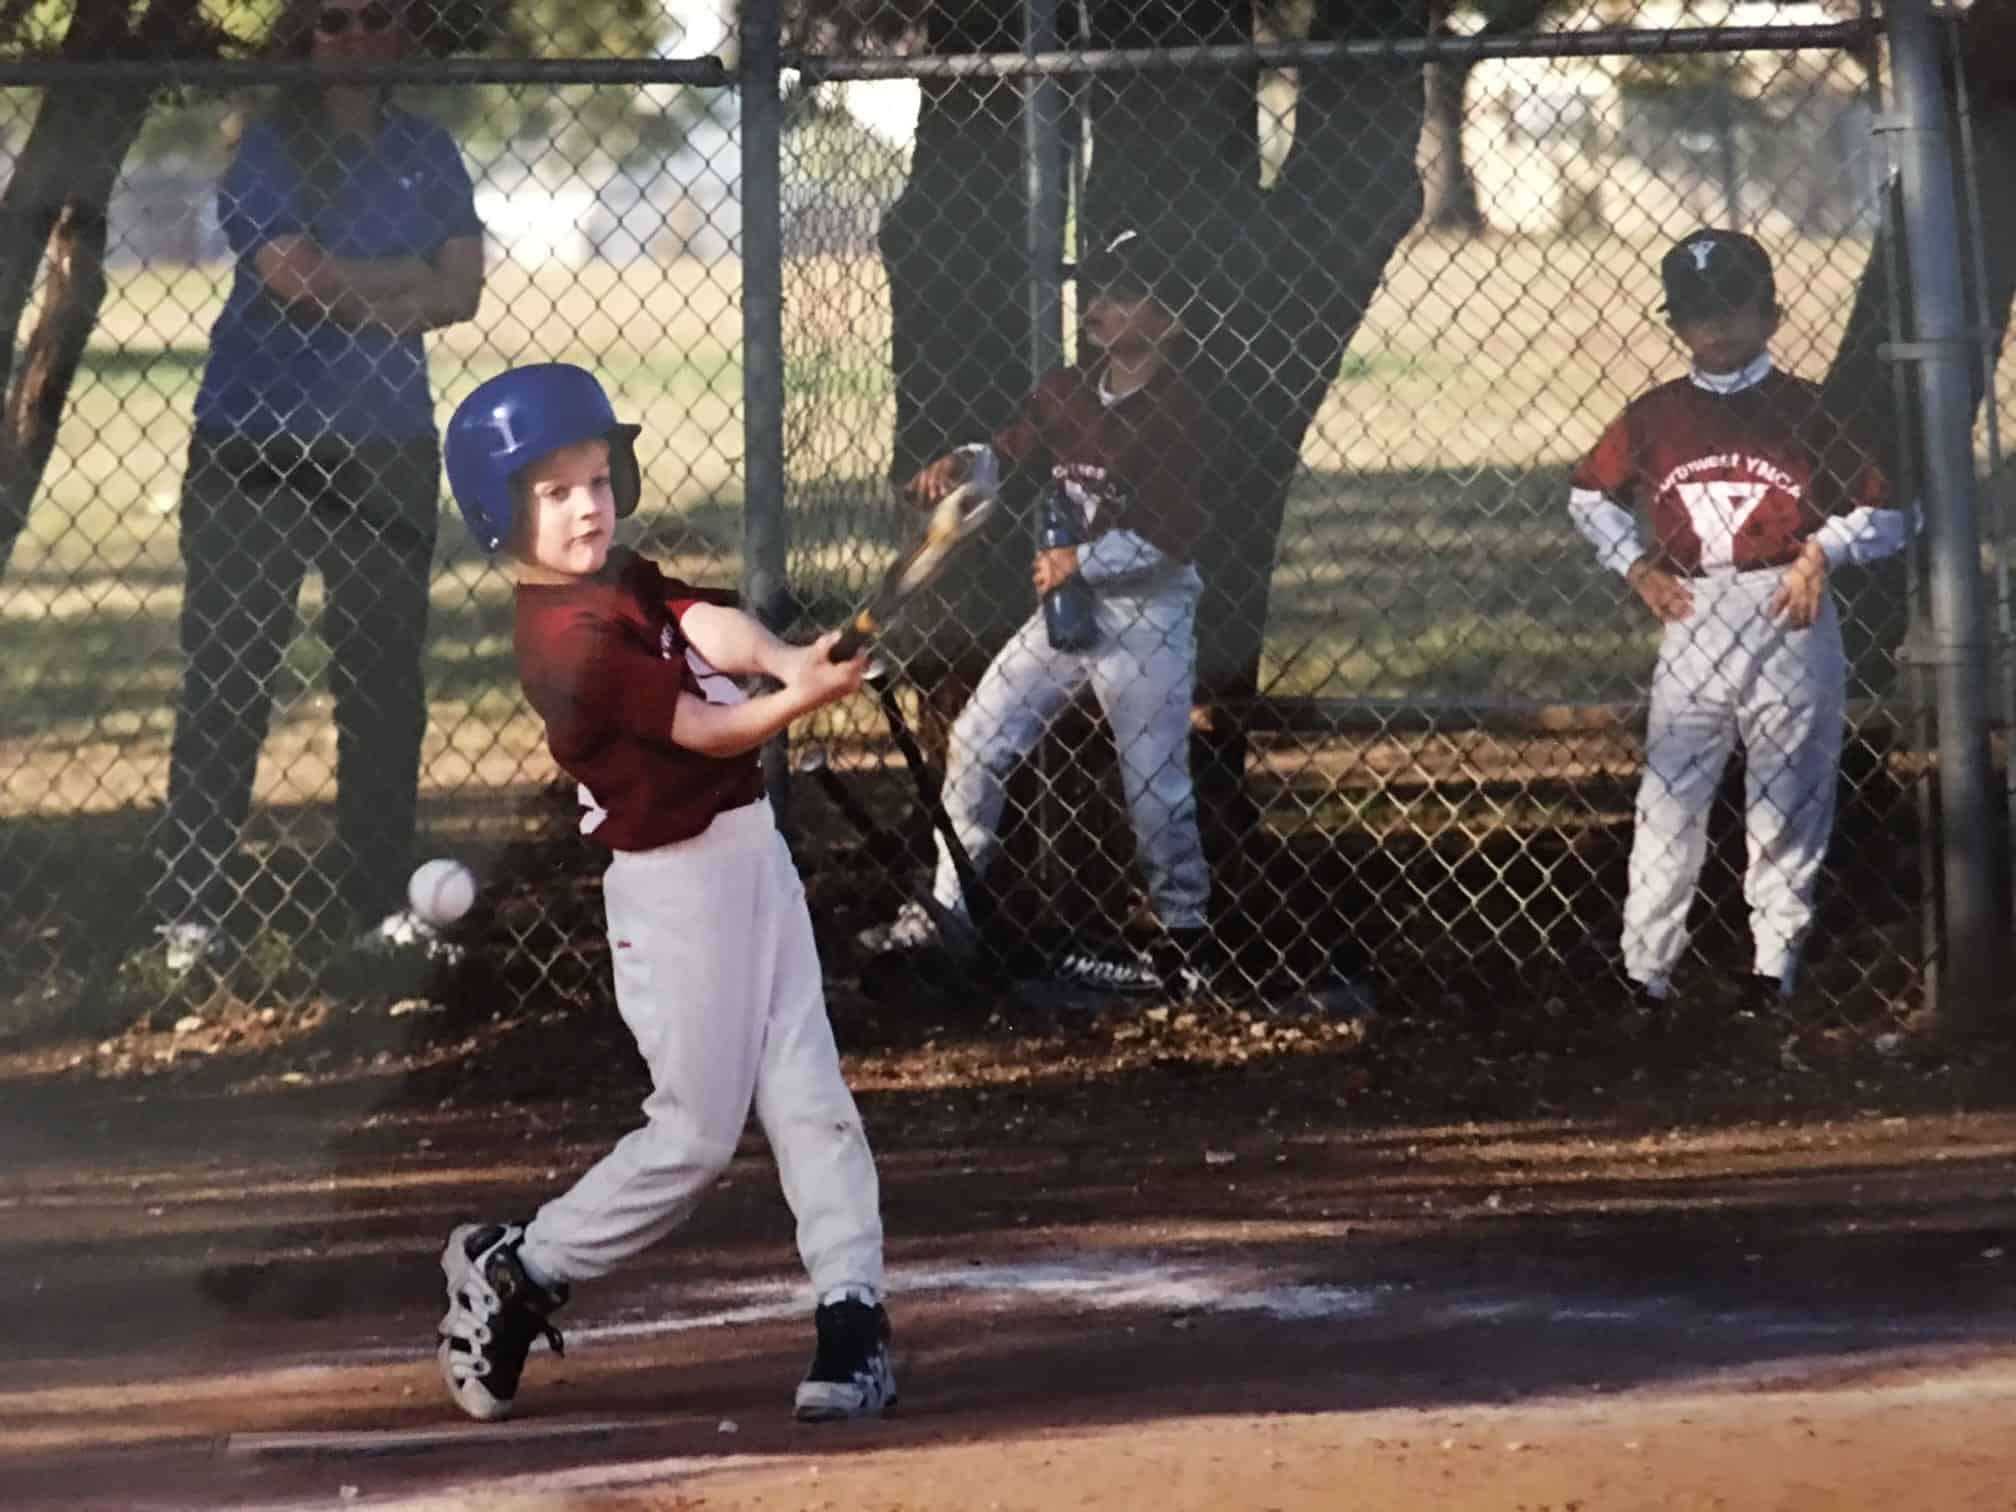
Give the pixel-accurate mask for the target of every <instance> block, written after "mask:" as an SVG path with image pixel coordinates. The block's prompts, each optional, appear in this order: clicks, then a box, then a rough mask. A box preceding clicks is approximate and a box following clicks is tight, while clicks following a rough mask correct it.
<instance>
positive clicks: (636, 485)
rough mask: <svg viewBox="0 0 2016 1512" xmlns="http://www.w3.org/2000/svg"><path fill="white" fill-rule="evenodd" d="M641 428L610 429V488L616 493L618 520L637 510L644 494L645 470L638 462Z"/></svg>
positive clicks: (628, 426)
mask: <svg viewBox="0 0 2016 1512" xmlns="http://www.w3.org/2000/svg"><path fill="white" fill-rule="evenodd" d="M642 429H643V427H641V426H636V425H619V426H617V427H616V428H615V429H614V430H612V431H610V432H609V491H610V492H611V493H613V494H614V495H615V496H616V518H617V519H619V520H626V519H628V518H629V517H630V516H631V515H633V514H635V513H636V512H637V501H638V500H639V499H641V498H642V497H643V495H644V474H643V471H642V469H640V468H639V467H638V465H637V436H638V433H639V432H640V431H641V430H642Z"/></svg>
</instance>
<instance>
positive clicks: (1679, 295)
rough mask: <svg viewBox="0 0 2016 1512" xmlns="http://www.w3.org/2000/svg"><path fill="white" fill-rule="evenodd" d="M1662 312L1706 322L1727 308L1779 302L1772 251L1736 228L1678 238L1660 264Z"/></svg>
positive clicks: (1728, 309) (1727, 311) (1728, 310)
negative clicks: (1773, 270)
mask: <svg viewBox="0 0 2016 1512" xmlns="http://www.w3.org/2000/svg"><path fill="white" fill-rule="evenodd" d="M1659 280H1660V282H1661V283H1663V284H1664V285H1665V286H1666V303H1665V305H1664V306H1663V308H1664V309H1665V311H1666V313H1667V314H1668V315H1669V316H1671V317H1672V318H1673V319H1674V320H1705V319H1707V318H1709V317H1710V316H1714V315H1726V314H1728V313H1729V312H1730V311H1732V310H1742V309H1748V308H1750V307H1751V306H1753V305H1757V304H1767V305H1768V304H1776V303H1777V302H1778V285H1777V281H1776V280H1775V279H1774V278H1773V277H1772V276H1771V254H1770V253H1768V252H1766V251H1765V250H1764V248H1763V247H1762V246H1761V245H1760V244H1759V243H1758V242H1757V240H1756V239H1755V238H1754V237H1749V236H1745V235H1744V234H1743V233H1742V232H1741V231H1719V230H1704V231H1696V232H1695V233H1694V234H1693V235H1692V236H1687V237H1682V238H1681V240H1680V242H1679V244H1678V245H1677V246H1675V247H1674V248H1673V250H1672V251H1671V252H1668V253H1667V254H1666V256H1665V257H1664V259H1662V260H1661V262H1660V264H1659Z"/></svg>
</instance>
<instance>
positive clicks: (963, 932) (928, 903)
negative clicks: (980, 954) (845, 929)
mask: <svg viewBox="0 0 2016 1512" xmlns="http://www.w3.org/2000/svg"><path fill="white" fill-rule="evenodd" d="M854 943H855V944H857V945H859V946H860V947H861V949H862V950H863V951H865V952H866V953H867V954H869V955H877V956H879V955H891V954H893V953H895V952H896V951H899V950H932V949H937V950H943V951H945V952H946V953H947V954H948V955H952V956H956V957H958V958H960V959H961V960H964V959H966V958H967V957H969V956H971V955H972V954H973V953H974V952H975V951H976V950H977V949H978V948H979V945H980V933H979V931H978V930H976V929H975V928H974V927H973V921H972V920H971V919H969V918H967V917H966V915H965V914H964V913H963V912H961V911H960V910H959V909H956V908H948V907H946V906H945V905H944V904H943V903H940V902H939V901H938V900H937V899H936V898H930V897H924V898H912V899H910V900H909V901H907V902H906V903H904V905H903V906H902V907H901V908H899V909H897V910H896V917H895V918H893V919H891V920H890V921H889V922H888V923H886V924H876V925H873V926H871V927H870V928H867V929H864V930H862V931H861V932H860V933H859V934H857V935H855V936H854Z"/></svg>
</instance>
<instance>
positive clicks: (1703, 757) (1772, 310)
mask: <svg viewBox="0 0 2016 1512" xmlns="http://www.w3.org/2000/svg"><path fill="white" fill-rule="evenodd" d="M1660 276H1661V280H1662V282H1663V284H1664V286H1665V292H1666V312H1667V315H1668V316H1669V318H1670V319H1671V321H1672V323H1673V330H1674V334H1675V335H1677V336H1678V337H1679V339H1680V342H1681V344H1682V345H1683V346H1685V347H1686V348H1687V350H1688V352H1689V354H1690V355H1691V356H1692V358H1693V371H1692V373H1691V374H1690V375H1689V376H1688V377H1686V378H1682V379H1676V380H1674V381H1673V382H1670V383H1666V384H1662V385H1661V386H1660V387H1658V388H1655V389H1653V390H1652V391H1651V392H1649V393H1647V394H1643V395H1641V396H1640V397H1638V398H1637V399H1635V400H1633V401H1632V402H1631V404H1630V405H1629V406H1628V407H1627V408H1626V409H1625V411H1624V413H1623V414H1622V415H1621V416H1620V417H1619V418H1618V419H1617V420H1616V421H1614V422H1613V423H1612V424H1611V426H1610V428H1609V429H1608V430H1606V431H1604V433H1603V436H1602V438H1601V439H1600V440H1599V441H1598V442H1597V443H1596V447H1595V450H1594V451H1592V452H1590V454H1589V455H1588V456H1587V457H1586V458H1585V459H1584V460H1583V461H1582V463H1581V465H1580V466H1578V467H1577V468H1576V469H1575V474H1574V478H1573V480H1572V484H1571V492H1570V495H1569V509H1570V511H1571V513H1572V514H1573V516H1574V520H1575V524H1576V527H1577V528H1578V529H1579V530H1580V531H1581V532H1582V534H1583V536H1584V537H1585V538H1587V540H1588V541H1589V543H1590V545H1592V546H1593V547H1595V549H1596V555H1597V559H1598V560H1599V561H1600V562H1602V564H1603V565H1604V566H1606V567H1608V568H1609V569H1610V570H1611V571H1613V572H1615V573H1617V574H1619V575H1620V576H1621V577H1623V578H1624V580H1625V581H1626V582H1627V583H1628V584H1629V585H1630V586H1631V588H1632V589H1633V590H1634V591H1635V592H1636V593H1637V595H1638V596H1639V598H1641V599H1642V600H1644V602H1645V606H1646V607H1647V608H1648V609H1650V610H1651V611H1652V613H1653V615H1654V616H1656V617H1657V618H1658V620H1659V621H1660V623H1661V624H1663V625H1664V626H1665V632H1664V635H1663V636H1662V638H1661V641H1660V647H1659V661H1658V665H1657V667H1656V668H1655V670H1654V672H1653V674H1652V700H1651V713H1650V717H1649V720H1648V723H1647V727H1646V734H1645V772H1644V776H1643V777H1642V778H1641V779H1640V782H1639V786H1638V804H1637V823H1636V829H1635V832H1634V834H1633V837H1632V845H1631V872H1630V891H1629V894H1628V896H1627V898H1626V900H1625V904H1624V938H1623V956H1624V970H1625V973H1626V975H1627V976H1628V977H1629V978H1630V981H1631V985H1632V989H1633V991H1634V993H1635V994H1636V996H1637V997H1639V998H1640V999H1641V1000H1643V1001H1645V1002H1646V1003H1648V1004H1656V1003H1658V1002H1661V1001H1663V1000H1664V999H1665V998H1666V997H1667V996H1668V994H1669V992H1670V990H1671V976H1672V972H1673V968H1674V967H1675V965H1676V964H1677V963H1678V962H1679V959H1680V957H1681V955H1682V953H1683V952H1684V951H1685V950H1686V947H1687V928H1686V926H1687V910H1688V907H1689V905H1690V904H1691V903H1692V901H1693V898H1694V889H1695V884H1696V882H1697V881H1698V880H1699V877H1700V874H1701V867H1702V863H1703V862H1704V860H1705V859H1706V856H1707V845H1708V836H1707V827H1708V809H1709V806H1710V804H1711V802H1712V801H1713V799H1714V796H1715V790H1716V787H1717V785H1718V783H1719V782H1720V780H1721V776H1722V769H1723V767H1724V765H1725V764H1726V763H1727V762H1728V759H1729V753H1730V751H1731V749H1732V748H1733V746H1734V744H1735V742H1736V741H1738V740H1741V741H1742V743H1743V751H1744V758H1745V788H1746V796H1745V830H1746V834H1747V838H1748V842H1749V865H1748V869H1747V872H1746V874H1745V877H1744V883H1743V895H1744V899H1745V901H1746V902H1747V903H1748V904H1749V909H1750V932H1751V938H1752V946H1753V949H1754V952H1755V954H1754V958H1753V960H1754V964H1753V974H1752V975H1751V976H1750V977H1749V979H1748V981H1747V982H1746V983H1745V986H1746V989H1747V991H1748V993H1749V995H1750V996H1751V997H1752V998H1753V999H1754V1000H1755V1001H1756V1002H1757V1004H1758V1006H1760V1007H1768V1006H1772V1005H1775V1004H1777V1003H1779V1002H1781V1001H1782V1000H1783V999H1785V998H1788V997H1790V996H1791V995H1792V992H1793V990H1794V989H1795V987H1796V986H1797V984H1798V976H1799V964H1800V951H1801V947H1802V945H1803V944H1804V942H1805V939H1806V935H1807V931H1808V930H1809V928H1810V927H1811V925H1812V921H1813V895H1814V887H1815V883H1816V882H1817V880H1818V877H1819V871H1820V864H1821V862H1822V861H1823V860H1824V859H1825V857H1826V854H1827V843H1828V839H1829V836H1830V834H1831V832H1832V828H1833V822H1834V791H1835V787H1836V785H1837V782H1838V768H1839V762H1840V756H1841V735H1842V720H1843V714H1844V708H1845V704H1846V701H1847V668H1846V664H1845V661H1844V658H1843V656H1842V650H1841V627H1840V622H1839V620H1838V619H1837V617H1836V615H1835V609H1834V600H1833V595H1832V594H1830V593H1829V592H1828V590H1827V575H1828V573H1829V572H1830V571H1831V570H1832V569H1833V568H1835V567H1837V566H1840V565H1841V564H1842V563H1844V562H1852V563H1858V564H1859V563H1863V562H1870V561H1874V560H1876V559H1877V558H1879V557H1883V556H1887V555H1889V554H1890V553H1892V552H1894V551H1896V550H1898V549H1899V548H1900V547H1902V546H1903V544H1904V540H1905V534H1906V521H1905V515H1904V513H1903V512H1902V511H1900V510H1898V509H1896V508H1894V507H1893V505H1892V501H1891V498H1890V488H1889V484H1888V482H1887V480H1886V479H1885V478H1884V476H1883V474H1882V472H1881V470H1880V469H1879V468H1878V466H1877V464H1876V462H1875V460H1874V459H1873V458H1872V457H1871V456H1870V455H1869V454H1868V453H1867V452H1866V451H1864V450H1863V449H1862V448H1861V447H1860V446H1858V445H1857V444H1856V443H1855V441H1854V440H1853V439H1851V438H1850V437H1849V436H1848V435H1846V434H1845V433H1844V431H1843V429H1842V426H1841V424H1840V423H1839V421H1838V420H1837V419H1836V418H1835V417H1834V416H1832V415H1830V414H1828V413H1827V412H1826V411H1825V410H1824V409H1823V408H1822V407H1821V401H1820V394H1819V390H1818V389H1817V388H1816V387H1815V386H1814V385H1813V384H1811V383H1808V382H1806V381H1805V380H1803V379H1799V378H1794V377H1791V376H1790V375H1788V374H1785V373H1781V372H1779V371H1778V370H1777V369H1776V368H1775V367H1774V366H1773V364H1772V361H1771V354H1770V351H1769V350H1768V343H1769V342H1770V339H1771V336H1772V334H1773V333H1774V332H1775V331H1776V330H1777V328H1778V299H1777V288H1776V283H1775V280H1774V278H1773V275H1772V269H1771V260H1770V258H1769V256H1768V255H1767V254H1766V253H1765V251H1764V249H1763V248H1762V247H1761V246H1759V245H1758V244H1757V242H1755V241H1754V240H1752V239H1751V238H1750V237H1748V236H1745V235H1742V234H1741V233H1739V232H1735V231H1721V230H1704V231H1698V232H1696V233H1694V234H1693V235H1692V236H1689V237H1687V238H1686V239H1685V240H1683V241H1681V242H1680V243H1679V244H1678V245H1677V246H1675V247H1674V248H1673V249H1672V250H1671V251H1669V252H1668V253H1667V254H1666V257H1665V260H1664V261H1663V262H1662V263H1661V264H1660ZM1635 505H1642V506H1644V507H1645V508H1646V510H1647V511H1648V513H1649V515H1650V518H1651V525H1652V542H1651V544H1650V545H1649V546H1648V545H1647V544H1646V543H1645V541H1644V539H1643V538H1642V536H1641V534H1640V532H1639V527H1638V522H1637V520H1636V519H1635V518H1634V516H1633V515H1632V513H1631V512H1630V511H1631V509H1632V507H1633V506H1635Z"/></svg>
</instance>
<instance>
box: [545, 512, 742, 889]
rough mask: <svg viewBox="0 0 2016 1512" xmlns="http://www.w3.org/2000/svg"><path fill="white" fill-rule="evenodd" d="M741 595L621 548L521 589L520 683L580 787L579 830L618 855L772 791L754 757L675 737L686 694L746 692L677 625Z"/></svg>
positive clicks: (698, 826) (679, 835)
mask: <svg viewBox="0 0 2016 1512" xmlns="http://www.w3.org/2000/svg"><path fill="white" fill-rule="evenodd" d="M734 601H735V596H734V595H733V594H732V593H723V592H720V591H718V590H712V589H704V588H695V587H692V586H691V585H689V584H686V583H682V582H680V581H679V580H678V579H677V578H668V577H666V576H665V575H664V574H663V573H661V572H660V571H659V570H658V565H657V563H655V562H652V561H650V560H648V559H647V558H645V557H640V556H638V555H637V554H636V553H635V552H632V551H628V550H624V549H621V548H619V549H617V550H614V551H611V552H610V553H609V560H608V562H607V563H606V564H605V565H604V566H603V568H602V570H601V571H600V572H598V573H596V574H595V575H594V576H593V577H587V578H582V579H581V580H580V581H578V582H573V583H563V584H559V585H554V586H547V585H543V584H533V583H521V584H520V585H519V586H518V630H517V645H518V676H519V679H520V681H522V682H523V683H524V685H525V696H526V697H527V698H529V699H530V700H531V701H532V707H533V708H534V709H536V710H537V711H538V713H539V717H540V718H541V719H543V720H544V721H545V722H546V743H547V745H548V747H549V748H550V749H551V750H552V752H553V759H554V760H555V761H557V762H559V763H560V769H561V770H562V771H564V772H565V773H566V774H567V775H568V776H570V777H572V778H573V779H574V780H575V781H576V782H577V783H579V784H580V785H581V804H582V807H583V808H584V809H585V810H586V813H585V814H584V815H583V816H582V820H581V830H582V833H583V834H589V835H593V836H594V837H595V838H596V839H597V840H599V841H601V842H602V843H603V844H604V845H606V846H608V847H609V848H610V849H611V850H624V851H634V850H652V849H654V848H656V847H657V846H661V845H670V844H672V843H673V842H674V841H676V840H687V839H691V838H692V837H693V836H694V835H697V834H699V833H700V832H701V831H702V830H704V829H706V828H707V826H708V825H709V824H711V823H713V821H714V816H715V815H716V814H719V813H723V812H725V811H726V810H728V809H732V808H740V807H741V806H742V805H744V804H746V803H752V802H754V801H755V800H756V799H757V798H760V797H761V796H762V795H763V776H762V770H761V768H760V767H759V766H758V764H757V758H756V753H755V752H753V751H752V752H749V753H747V754H746V755H742V756H734V757H725V758H724V757H716V756H703V755H701V754H700V753H699V752H697V751H689V750H687V749H686V748H685V747H683V746H681V745H678V744H676V743H675V742H674V739H673V736H674V725H675V718H676V715H677V711H678V707H679V695H680V694H682V693H690V694H692V695H693V696H694V697H696V698H701V699H705V700H706V701H707V702H708V703H740V702H741V701H742V699H743V696H744V695H743V693H742V690H741V689H740V688H739V687H737V686H736V684H735V682H734V680H733V679H732V678H730V677H728V676H726V675H725V674H723V673H720V672H717V671H715V670H714V669H713V668H712V667H710V666H708V664H707V662H706V659H705V658H703V657H702V656H701V655H700V654H699V652H697V651H695V650H694V649H693V648H692V647H691V646H690V645H688V644H687V641H686V637H685V636H684V635H683V634H682V633H681V632H680V629H679V621H680V620H681V619H682V618H683V617H684V616H685V613H686V611H687V610H688V609H691V608H692V607H693V606H694V605H695V604H732V603H733V602H734Z"/></svg>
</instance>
